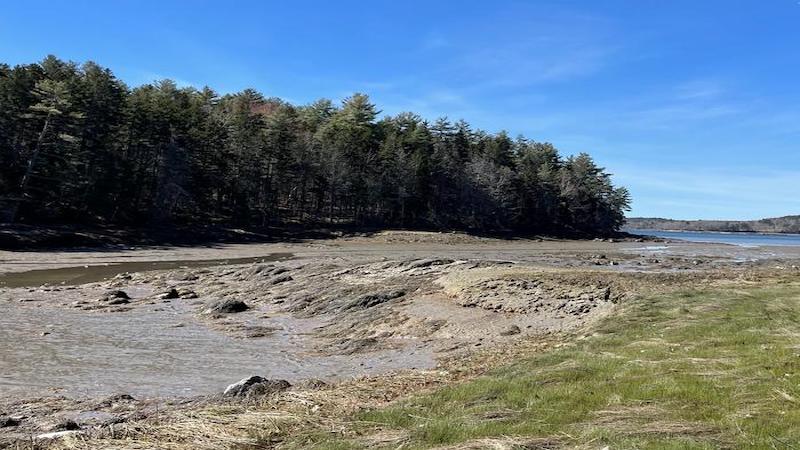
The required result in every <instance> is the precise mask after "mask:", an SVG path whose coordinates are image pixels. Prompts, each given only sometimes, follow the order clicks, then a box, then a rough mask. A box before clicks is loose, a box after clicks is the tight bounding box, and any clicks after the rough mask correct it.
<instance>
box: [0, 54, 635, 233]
mask: <svg viewBox="0 0 800 450" xmlns="http://www.w3.org/2000/svg"><path fill="white" fill-rule="evenodd" d="M378 115H379V111H378V110H377V109H376V107H375V105H373V104H371V103H370V101H369V99H368V98H367V97H366V96H365V95H362V94H355V95H353V96H352V97H350V98H348V99H346V100H345V101H343V102H342V104H341V105H340V106H336V105H334V104H333V103H331V102H330V101H328V100H319V101H317V102H315V103H313V104H310V105H306V106H295V105H291V104H289V103H286V102H284V101H282V100H280V99H277V98H265V97H264V96H262V95H261V94H260V93H258V92H256V91H254V90H250V89H248V90H245V91H242V92H240V93H237V94H228V95H222V96H220V95H218V94H217V93H215V92H214V91H212V90H211V89H209V88H204V89H202V90H197V89H194V88H179V87H177V86H176V85H175V83H173V82H171V81H161V82H157V83H153V84H147V85H144V86H139V87H136V88H133V89H131V88H128V87H127V86H126V85H125V84H124V83H122V82H121V81H120V80H118V79H116V78H115V77H114V75H113V74H112V73H111V71H109V70H108V69H105V68H102V67H100V66H98V65H97V64H94V63H86V64H84V65H82V66H78V65H76V64H74V63H70V62H64V61H61V60H59V59H57V58H55V57H52V56H51V57H48V58H46V59H45V60H44V61H42V62H41V63H38V64H31V65H20V66H16V67H13V68H12V67H9V66H7V65H0V167H2V171H0V210H2V211H3V212H4V214H5V216H6V217H5V220H6V221H21V222H27V223H43V222H100V223H118V224H128V225H143V224H152V223H155V222H163V223H182V224H187V223H188V224H191V223H202V224H208V223H221V224H238V225H248V226H267V225H277V224H285V223H290V222H293V223H308V224H312V223H337V224H346V223H350V224H355V225H373V226H397V227H436V228H460V229H477V230H514V231H519V232H537V233H565V232H578V233H605V232H610V231H613V230H615V229H616V228H618V227H619V226H620V225H621V224H622V223H623V221H624V216H623V214H624V211H626V210H627V208H628V202H629V199H628V193H627V191H626V190H625V189H624V188H615V187H614V186H613V185H612V183H611V181H610V177H609V175H608V174H607V173H606V172H605V171H604V170H603V169H602V168H600V167H598V166H597V165H596V164H595V163H594V162H593V161H592V159H591V158H590V157H589V156H588V155H586V154H580V155H578V156H574V157H569V158H562V157H560V156H559V154H558V152H557V150H556V149H555V148H554V147H553V146H552V145H551V144H548V143H539V142H534V141H530V140H527V139H525V138H521V137H520V138H517V139H511V138H510V137H509V136H508V135H507V134H506V133H504V132H500V133H497V134H487V133H485V132H482V131H479V130H473V129H472V128H470V126H469V125H468V124H467V123H465V122H463V121H459V122H455V123H451V122H449V121H447V120H446V119H439V120H437V121H435V122H427V121H425V120H423V119H422V118H420V117H419V116H417V115H415V114H412V113H403V114H399V115H397V116H394V117H386V118H382V119H379V117H378Z"/></svg>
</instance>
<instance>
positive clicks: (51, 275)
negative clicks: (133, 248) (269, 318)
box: [0, 253, 292, 288]
mask: <svg viewBox="0 0 800 450" xmlns="http://www.w3.org/2000/svg"><path fill="white" fill-rule="evenodd" d="M291 257H292V254H291V253H272V254H269V255H267V256H256V257H250V258H228V259H201V260H180V261H139V262H124V263H118V264H105V265H97V266H80V267H64V268H60V269H41V270H29V271H27V272H12V273H6V274H0V287H8V288H15V287H28V286H40V285H42V284H63V285H78V284H86V283H94V282H97V281H103V280H106V279H108V278H112V277H114V276H115V275H118V274H120V273H124V272H145V271H148V270H170V269H182V268H197V267H211V266H219V265H225V264H249V263H256V262H268V261H283V260H286V259H290V258H291Z"/></svg>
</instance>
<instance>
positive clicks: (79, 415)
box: [0, 232, 797, 442]
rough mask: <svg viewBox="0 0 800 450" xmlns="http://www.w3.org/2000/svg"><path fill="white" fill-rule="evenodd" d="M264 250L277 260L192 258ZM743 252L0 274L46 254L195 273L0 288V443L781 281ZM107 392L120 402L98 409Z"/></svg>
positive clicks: (359, 373) (333, 250) (496, 345)
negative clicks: (646, 297)
mask: <svg viewBox="0 0 800 450" xmlns="http://www.w3.org/2000/svg"><path fill="white" fill-rule="evenodd" d="M278 250H280V251H282V252H284V253H292V254H293V255H294V257H293V258H291V259H281V260H275V261H263V260H234V261H231V260H229V261H228V263H229V264H222V265H211V266H208V267H203V266H202V265H203V263H202V262H198V260H200V259H201V258H200V256H201V255H206V256H208V255H215V256H224V257H231V256H233V255H237V254H238V255H239V256H240V257H245V258H247V257H248V256H246V255H252V254H253V253H257V254H258V253H260V254H261V255H264V254H267V253H275V252H277V251H278ZM745 250H746V251H747V252H748V253H744V254H743V253H740V252H741V251H743V249H731V248H728V247H727V246H693V245H690V244H673V243H648V242H636V241H625V242H605V241H603V242H599V241H577V242H576V241H535V240H534V241H527V240H517V241H507V240H502V241H500V240H493V239H489V238H483V237H474V236H468V235H459V234H452V235H451V234H442V233H408V232H385V233H379V234H376V235H372V236H361V237H349V238H344V239H338V240H334V241H311V242H305V243H302V244H266V245H264V244H258V245H253V246H245V247H237V246H230V247H221V248H214V249H207V248H204V249H159V250H154V249H148V250H143V251H141V252H139V251H127V252H111V254H108V253H102V254H99V255H98V254H92V253H90V252H85V253H82V252H78V253H54V254H51V255H43V254H38V253H37V254H29V253H26V254H17V253H5V254H4V255H3V256H9V257H10V258H6V259H4V261H3V262H2V263H0V270H3V269H6V270H7V271H8V269H18V268H19V267H20V265H28V266H31V265H32V266H36V265H37V264H38V261H40V260H39V259H37V258H43V257H48V256H49V260H50V262H52V263H53V264H54V265H58V264H69V262H71V261H75V260H76V259H77V260H81V261H95V262H97V259H102V260H103V261H104V262H108V261H110V260H114V259H115V258H116V259H118V258H120V257H122V256H127V257H129V258H130V259H138V258H141V259H145V258H150V259H151V261H158V260H159V259H162V260H166V261H167V262H169V263H170V264H173V263H172V262H173V261H179V259H178V258H176V255H180V254H183V255H189V256H190V258H189V259H188V260H189V261H194V262H193V263H186V264H181V267H174V266H166V267H163V266H162V267H159V268H160V269H161V270H150V271H144V272H138V271H134V272H129V273H119V274H117V275H115V276H113V277H111V278H108V279H103V280H100V281H97V282H93V283H87V284H81V285H66V284H64V285H61V284H57V285H42V286H35V287H19V288H10V287H5V288H0V308H2V309H3V311H4V312H5V314H4V315H3V316H2V317H0V357H2V359H3V361H4V362H5V361H12V362H13V363H11V364H4V365H3V366H2V368H0V398H2V401H0V419H1V418H8V420H7V421H6V422H5V423H6V425H7V426H3V427H0V442H11V441H13V440H16V439H24V438H26V437H29V436H30V435H34V434H37V433H45V432H57V431H58V428H59V423H60V422H59V421H62V420H65V421H72V422H74V423H75V424H76V426H77V427H78V428H80V430H81V432H98V430H100V431H102V430H106V431H108V429H107V428H104V427H108V426H109V424H112V423H116V424H119V423H126V422H129V421H139V420H141V419H142V418H150V419H148V420H152V417H153V414H154V413H153V411H154V410H160V411H164V410H165V409H166V410H173V409H175V410H176V411H177V410H180V408H184V407H185V408H189V409H190V410H191V409H192V408H195V405H197V404H199V403H198V402H200V403H202V402H212V403H213V402H217V401H219V399H218V397H217V396H218V395H219V394H220V393H221V392H222V390H223V389H224V388H225V386H227V385H228V384H230V383H232V382H234V381H236V380H239V379H241V378H243V377H246V376H250V375H261V376H264V377H266V378H268V379H285V380H287V381H289V382H290V383H291V384H292V385H298V383H299V385H302V383H303V380H308V379H320V380H321V381H322V382H324V384H325V385H331V384H333V385H340V384H342V383H344V384H347V383H349V382H350V381H348V380H351V379H353V378H356V379H360V377H364V376H377V377H380V375H381V374H386V373H392V374H397V373H406V372H405V370H407V369H410V368H416V369H417V370H416V372H418V373H428V374H430V373H433V374H435V373H436V370H435V369H436V368H437V367H438V368H439V369H441V368H443V367H447V368H448V371H450V370H457V368H458V367H459V366H462V365H464V364H466V363H465V361H468V360H473V358H475V357H476V356H475V355H479V354H480V355H483V356H481V360H486V359H487V358H489V359H490V355H494V354H502V353H503V352H505V351H506V350H507V349H509V348H513V347H515V346H517V345H520V344H521V343H530V342H534V343H535V342H538V341H543V340H551V339H552V337H554V336H558V335H560V334H563V333H567V334H569V333H575V332H577V331H578V330H581V329H584V328H586V327H587V326H591V324H592V323H594V322H595V321H596V320H598V319H599V318H602V317H606V316H607V315H609V314H613V313H614V312H615V310H616V308H617V305H620V304H624V302H625V300H626V298H628V297H629V296H631V295H637V293H639V292H641V291H642V290H653V289H668V288H670V289H671V288H675V287H676V286H680V285H697V284H702V283H709V282H716V281H718V280H726V279H731V278H742V277H750V276H756V277H757V276H759V273H762V272H766V271H771V272H776V271H777V272H781V273H783V272H786V273H794V271H796V270H797V269H796V268H794V267H796V264H793V262H795V261H796V255H793V254H792V253H791V252H787V253H781V254H775V253H770V254H767V253H764V252H763V251H762V250H759V249H745ZM773 251H774V249H771V250H770V252H773ZM248 252H250V253H248ZM32 256H35V257H33V258H32ZM92 258H94V259H92ZM168 258H169V259H168ZM793 258H795V259H793ZM206 259H208V258H206ZM218 259H222V258H218ZM140 262H142V261H139V263H140ZM793 266H794V267H793ZM70 270H77V271H78V272H80V270H79V269H70ZM18 276H22V277H24V276H26V275H25V274H22V273H18ZM429 369H434V370H433V371H430V370H429ZM398 371H399V372H398ZM412 372H414V371H412ZM393 376H394V375H393ZM426 376H427V375H426ZM437 377H438V375H437ZM120 395H122V396H130V397H132V398H133V399H135V400H131V399H129V398H128V397H119V398H122V399H124V400H125V401H124V402H122V403H119V402H116V403H115V402H113V401H112V402H111V403H110V404H111V406H107V407H106V406H100V405H105V404H106V403H108V402H105V400H107V399H109V398H116V397H115V396H120ZM104 402H105V403H104ZM137 423H138V422H137ZM67 431H70V430H67ZM106 431H103V432H106Z"/></svg>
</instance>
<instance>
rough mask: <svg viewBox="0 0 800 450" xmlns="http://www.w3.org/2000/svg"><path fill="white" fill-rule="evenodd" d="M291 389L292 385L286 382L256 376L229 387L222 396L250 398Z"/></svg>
mask: <svg viewBox="0 0 800 450" xmlns="http://www.w3.org/2000/svg"><path fill="white" fill-rule="evenodd" d="M290 387H292V385H291V384H289V382H288V381H286V380H268V379H266V378H264V377H260V376H257V375H256V376H252V377H248V378H245V379H243V380H241V381H239V382H238V383H234V384H232V385H230V386H228V387H227V388H225V391H224V392H223V393H222V395H223V396H224V397H247V398H250V397H257V396H263V395H268V394H272V393H275V392H280V391H285V390H286V389H289V388H290Z"/></svg>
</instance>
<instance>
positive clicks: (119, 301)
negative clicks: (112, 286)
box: [98, 290, 131, 305]
mask: <svg viewBox="0 0 800 450" xmlns="http://www.w3.org/2000/svg"><path fill="white" fill-rule="evenodd" d="M130 300H131V297H130V296H129V295H128V294H127V293H126V292H125V291H120V290H116V291H109V292H106V295H104V296H103V297H101V298H100V299H99V300H98V301H101V302H107V303H108V304H109V305H125V304H127V303H130Z"/></svg>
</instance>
